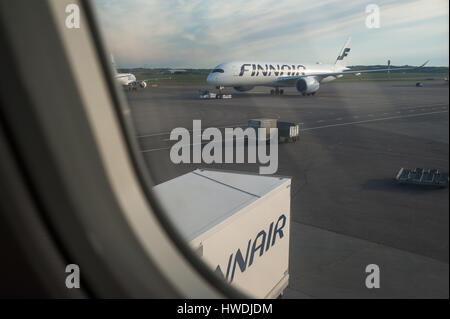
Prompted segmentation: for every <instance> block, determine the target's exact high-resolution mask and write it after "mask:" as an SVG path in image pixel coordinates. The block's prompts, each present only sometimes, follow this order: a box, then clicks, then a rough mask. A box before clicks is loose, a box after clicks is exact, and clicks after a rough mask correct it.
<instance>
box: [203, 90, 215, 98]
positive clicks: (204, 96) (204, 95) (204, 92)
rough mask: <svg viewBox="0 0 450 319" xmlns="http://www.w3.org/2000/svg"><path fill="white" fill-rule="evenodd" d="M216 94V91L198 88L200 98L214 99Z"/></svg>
mask: <svg viewBox="0 0 450 319" xmlns="http://www.w3.org/2000/svg"><path fill="white" fill-rule="evenodd" d="M216 96H217V94H216V93H211V92H209V91H207V90H200V98H201V99H215V98H216Z"/></svg>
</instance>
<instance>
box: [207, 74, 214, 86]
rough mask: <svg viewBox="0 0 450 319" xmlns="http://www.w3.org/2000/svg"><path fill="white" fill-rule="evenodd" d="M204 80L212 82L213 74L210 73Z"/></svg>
mask: <svg viewBox="0 0 450 319" xmlns="http://www.w3.org/2000/svg"><path fill="white" fill-rule="evenodd" d="M206 82H207V83H210V84H212V83H213V75H212V73H210V74H209V75H208V77H207V78H206Z"/></svg>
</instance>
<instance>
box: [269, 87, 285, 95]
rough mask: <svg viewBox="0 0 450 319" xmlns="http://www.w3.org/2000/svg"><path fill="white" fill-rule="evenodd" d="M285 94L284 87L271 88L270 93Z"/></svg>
mask: <svg viewBox="0 0 450 319" xmlns="http://www.w3.org/2000/svg"><path fill="white" fill-rule="evenodd" d="M283 94H284V90H283V89H281V90H280V89H279V88H275V90H270V95H283Z"/></svg>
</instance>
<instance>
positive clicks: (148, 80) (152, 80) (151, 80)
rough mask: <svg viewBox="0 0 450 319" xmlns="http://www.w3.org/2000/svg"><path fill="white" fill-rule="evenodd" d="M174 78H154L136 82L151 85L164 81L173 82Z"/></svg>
mask: <svg viewBox="0 0 450 319" xmlns="http://www.w3.org/2000/svg"><path fill="white" fill-rule="evenodd" d="M171 79H172V78H170V77H169V78H152V79H144V80H136V83H137V84H139V83H141V82H145V83H149V82H157V81H162V80H171Z"/></svg>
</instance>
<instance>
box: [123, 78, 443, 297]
mask: <svg viewBox="0 0 450 319" xmlns="http://www.w3.org/2000/svg"><path fill="white" fill-rule="evenodd" d="M423 83H424V86H423V87H415V82H399V81H389V82H388V81H373V82H369V81H361V82H347V83H330V84H325V85H322V86H321V88H320V90H319V92H318V94H317V95H316V96H313V97H312V96H310V97H303V96H301V95H299V94H298V93H297V92H296V90H295V89H292V88H289V89H286V93H285V95H283V96H271V95H270V94H269V91H270V89H269V88H255V89H254V90H253V91H250V92H245V93H238V92H235V91H233V90H226V92H229V93H231V94H233V98H232V99H230V100H200V99H199V89H202V88H208V86H207V85H206V84H205V85H202V84H182V83H160V86H159V87H156V88H154V87H150V88H147V89H142V90H138V91H136V92H127V93H126V96H127V99H128V101H129V106H130V109H131V112H130V113H129V114H130V115H131V117H132V119H133V122H134V124H135V130H136V136H137V141H138V144H139V147H140V148H141V152H142V155H143V157H144V159H145V161H146V163H147V164H148V167H149V170H150V173H151V176H152V178H153V181H154V182H155V183H156V184H158V183H161V182H164V181H167V180H169V179H172V178H174V177H176V176H179V175H181V174H184V173H187V172H189V171H192V170H194V169H195V168H199V167H214V168H219V169H231V170H243V171H252V172H257V171H258V167H259V164H212V165H205V164H178V165H177V164H173V163H172V162H171V161H170V157H169V151H170V147H171V145H173V143H174V142H172V141H170V140H169V134H170V132H171V130H172V129H174V128H176V127H184V128H187V129H191V128H192V121H193V120H194V119H200V120H202V128H207V127H219V128H224V127H243V128H245V127H246V124H247V120H248V119H251V118H263V117H264V118H276V119H280V120H284V121H290V122H299V123H303V131H302V133H301V137H300V140H299V141H298V142H296V143H284V144H280V145H279V166H278V172H277V174H279V175H286V176H291V177H292V193H291V251H290V269H289V272H290V276H291V277H290V286H289V288H288V289H287V290H286V297H287V298H342V297H345V298H448V297H449V264H448V263H449V191H448V189H423V188H420V187H410V186H405V185H404V186H400V185H397V184H396V183H395V182H394V181H393V178H394V177H395V175H396V173H397V171H398V170H399V169H400V168H401V167H410V168H414V167H425V168H428V167H430V168H439V169H440V170H442V171H444V172H448V169H449V114H448V112H449V86H448V84H446V83H444V82H443V81H437V80H436V81H424V82H423ZM210 89H211V90H212V88H210ZM369 264H376V265H378V266H379V268H380V278H381V281H380V283H381V287H380V288H379V289H368V288H366V286H365V280H366V276H367V275H368V274H367V273H366V272H365V269H366V266H367V265H369Z"/></svg>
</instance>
